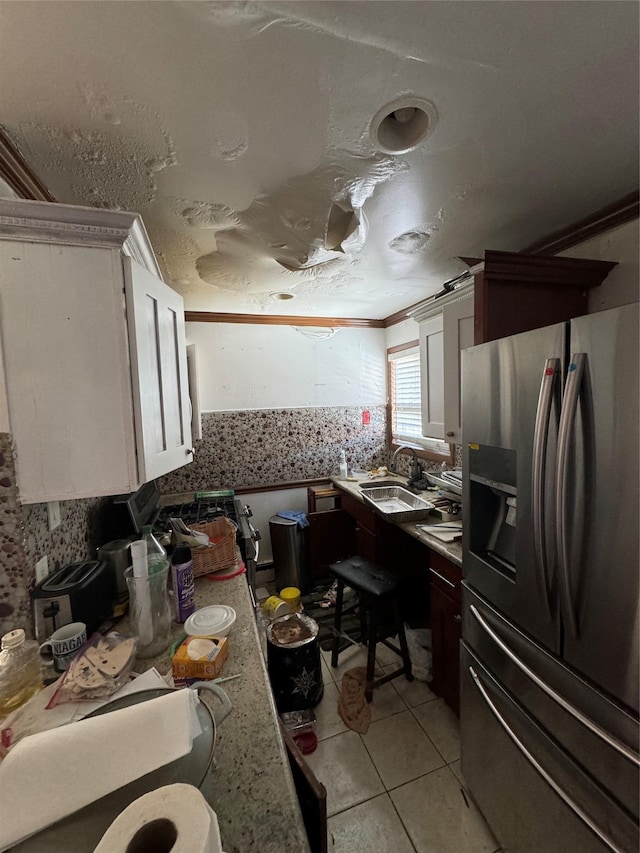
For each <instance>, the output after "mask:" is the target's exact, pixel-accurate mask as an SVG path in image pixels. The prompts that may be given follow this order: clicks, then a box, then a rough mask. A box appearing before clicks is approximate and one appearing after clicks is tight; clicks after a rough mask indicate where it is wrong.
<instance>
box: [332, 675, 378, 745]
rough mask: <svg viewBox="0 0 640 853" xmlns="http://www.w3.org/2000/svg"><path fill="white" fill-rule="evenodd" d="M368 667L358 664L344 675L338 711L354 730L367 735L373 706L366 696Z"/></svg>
mask: <svg viewBox="0 0 640 853" xmlns="http://www.w3.org/2000/svg"><path fill="white" fill-rule="evenodd" d="M366 684H367V669H366V667H364V666H356V667H354V668H353V669H348V670H347V671H346V672H345V674H344V675H343V676H342V689H341V691H340V697H339V699H338V713H339V714H340V716H341V717H342V719H343V720H344V722H345V723H346V725H348V726H349V728H350V729H353V731H354V732H359V734H361V735H365V734H366V733H367V730H368V728H369V725H370V723H371V708H370V707H369V703H368V702H367V700H366V699H365V698H364V690H365V687H366Z"/></svg>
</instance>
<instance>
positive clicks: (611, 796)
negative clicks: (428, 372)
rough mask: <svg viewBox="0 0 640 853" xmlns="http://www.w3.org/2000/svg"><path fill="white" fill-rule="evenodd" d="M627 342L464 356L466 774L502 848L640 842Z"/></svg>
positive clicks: (598, 324) (614, 326)
mask: <svg viewBox="0 0 640 853" xmlns="http://www.w3.org/2000/svg"><path fill="white" fill-rule="evenodd" d="M638 335H639V329H638V305H637V304H636V305H629V306H624V307H623V308H617V309H612V310H610V311H603V312H600V313H598V314H591V315H588V316H585V317H580V318H577V319H575V320H573V321H572V322H571V323H569V324H561V325H557V326H549V327H546V328H543V329H538V330H535V331H532V332H526V333H524V334H521V335H516V336H514V337H511V338H504V339H501V340H497V341H492V342H490V343H487V344H482V345H481V346H478V347H473V348H471V349H468V350H466V351H465V352H464V354H463V386H462V387H463V407H462V411H463V470H464V491H463V501H464V505H465V508H466V509H465V526H464V539H463V546H464V557H463V575H464V581H463V641H462V670H461V671H462V685H461V690H462V692H461V703H462V704H461V730H462V771H463V774H464V777H465V781H466V783H467V785H468V787H469V790H470V792H471V794H472V796H473V797H474V799H475V800H476V802H477V803H478V805H479V807H480V808H481V810H482V811H483V813H484V815H485V817H486V818H487V820H488V821H489V823H490V825H491V827H492V829H493V831H494V833H495V835H496V837H497V838H498V840H499V841H500V843H501V844H502V846H503V848H504V849H505V850H508V851H513V853H525V851H526V853H540V851H544V853H554V851H558V853H559V851H562V853H565V851H568V850H580V851H581V853H589V851H594V853H595V851H602V850H614V851H625V853H626V851H634V853H635V852H636V851H637V850H638V847H639V836H638V768H639V766H640V762H639V759H638V698H639V685H638V673H639V661H638V627H639V626H638V574H639V568H638V559H639V549H638V517H639V506H638V492H639V474H638V463H639V456H638V443H639V423H638V361H639V352H638Z"/></svg>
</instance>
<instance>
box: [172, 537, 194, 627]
mask: <svg viewBox="0 0 640 853" xmlns="http://www.w3.org/2000/svg"><path fill="white" fill-rule="evenodd" d="M171 578H172V580H173V592H174V595H175V617H176V622H184V621H185V619H186V618H187V617H188V616H191V614H192V613H193V612H194V611H195V609H196V604H195V597H194V596H195V583H194V577H193V560H192V559H191V548H189V546H188V545H178V546H177V547H176V549H175V550H174V552H173V554H172V555H171Z"/></svg>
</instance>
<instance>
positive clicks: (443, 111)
mask: <svg viewBox="0 0 640 853" xmlns="http://www.w3.org/2000/svg"><path fill="white" fill-rule="evenodd" d="M0 93H1V100H2V111H1V113H0V123H1V124H2V125H3V126H4V128H5V130H6V131H7V133H8V134H9V136H10V137H11V138H12V139H13V141H14V142H15V143H16V144H17V146H18V147H19V148H20V150H21V151H22V153H23V154H24V156H25V157H26V159H27V160H28V161H29V162H30V163H31V165H32V166H33V168H34V169H35V171H36V172H37V173H38V174H39V176H40V177H41V178H42V180H43V181H44V182H45V183H46V184H47V186H48V187H49V188H50V189H51V191H52V192H53V194H54V195H55V196H56V198H57V199H58V200H60V201H63V202H67V203H74V204H84V205H95V206H100V207H109V208H120V209H125V210H133V211H138V212H140V213H141V214H142V215H143V217H144V221H145V223H146V225H147V229H148V231H149V234H150V237H151V240H152V243H153V245H154V248H155V250H156V253H157V255H158V258H159V261H160V264H161V267H162V270H163V274H164V276H165V278H166V280H167V281H168V282H169V283H170V284H171V285H172V286H173V287H175V288H176V289H177V290H178V291H180V292H181V293H182V294H183V295H184V297H185V304H186V307H187V308H188V309H190V310H200V311H221V312H236V313H252V314H288V315H306V316H316V315H322V316H334V317H335V316H340V317H369V318H383V317H385V316H388V315H390V314H392V313H394V312H396V311H398V310H400V309H402V308H404V307H406V306H408V305H410V304H412V303H415V302H417V301H419V300H421V299H423V298H425V297H426V296H428V295H429V294H431V293H433V292H435V291H436V290H438V289H439V287H440V285H441V284H442V282H443V281H445V280H447V279H448V278H451V277H453V276H455V275H456V274H458V273H459V272H461V271H462V270H463V269H464V268H465V267H464V265H463V264H462V262H461V261H460V260H458V256H461V255H462V256H474V255H481V254H482V252H483V250H484V249H485V248H492V249H507V250H518V249H520V248H522V247H523V246H525V245H526V244H527V243H530V242H532V241H534V240H535V239H537V238H539V237H541V236H543V235H545V234H548V233H550V232H552V231H554V230H556V229H558V228H561V227H563V226H565V225H568V224H570V223H571V222H573V221H575V220H577V219H579V218H581V217H583V216H586V215H588V214H589V213H591V212H593V211H595V210H596V209H598V208H599V207H602V206H604V205H606V204H609V203H611V202H613V201H615V200H616V199H618V198H621V197H622V196H624V195H626V194H627V193H630V192H632V191H633V190H634V189H636V188H637V185H638V5H637V4H636V3H635V2H609V0H604V2H598V0H595V1H594V2H538V0H533V2H527V1H526V0H524V2H508V1H505V2H503V1H502V0H497V2H481V1H480V2H419V0H417V2H403V0H397V2H346V0H345V2H278V0H271V1H270V2H238V3H236V2H204V0H203V2H193V3H192V2H184V1H183V2H146V0H144V1H143V0H128V2H105V0H101V2H66V0H58V2H22V0H16V2H14V0H3V2H1V3H0ZM387 105H391V107H389V109H388V110H384V111H383V112H380V111H381V110H383V108H384V107H386V106H387ZM416 105H418V106H419V107H420V109H421V110H422V112H416ZM391 109H395V110H397V111H395V112H394V113H393V114H392V116H391V118H390V119H389V120H388V121H387V124H386V125H385V127H386V130H385V131H384V133H383V132H382V131H381V132H380V134H379V135H380V137H381V138H382V139H383V144H379V143H378V142H377V141H376V139H375V134H374V133H373V132H372V121H373V119H374V116H376V115H377V114H378V120H379V119H380V118H382V117H384V115H386V114H387V112H391ZM416 118H419V119H420V121H421V122H422V124H421V125H420V126H419V127H418V126H417V125H416V123H415V119H416ZM389 122H391V124H389ZM418 124H419V122H418ZM416 128H417V130H416ZM412 129H413V130H416V133H415V134H414V136H419V135H420V133H419V132H418V131H421V132H424V138H423V140H422V141H421V142H420V143H418V144H417V146H416V147H415V148H413V150H410V151H408V152H405V153H395V152H391V153H390V151H389V139H392V140H393V139H395V137H394V134H395V135H396V136H397V138H398V139H399V140H400V142H399V144H397V145H395V148H396V149H397V148H400V149H401V150H402V149H403V147H410V142H411V141H412V140H413V136H412V135H411V133H412V132H413V130H412ZM405 132H406V133H408V136H406V139H408V140H409V142H407V144H406V145H404V146H403V142H402V140H403V139H405V136H403V134H405ZM385 134H386V136H385ZM391 148H393V145H391ZM282 292H285V293H286V294H292V295H293V296H294V297H295V298H293V299H290V300H288V301H284V300H282V299H278V298H276V295H277V294H281V293H282Z"/></svg>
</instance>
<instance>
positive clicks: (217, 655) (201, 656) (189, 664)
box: [171, 637, 229, 687]
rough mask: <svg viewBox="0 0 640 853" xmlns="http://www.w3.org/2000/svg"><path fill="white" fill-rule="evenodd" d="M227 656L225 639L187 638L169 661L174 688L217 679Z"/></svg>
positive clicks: (227, 644) (227, 649) (226, 640)
mask: <svg viewBox="0 0 640 853" xmlns="http://www.w3.org/2000/svg"><path fill="white" fill-rule="evenodd" d="M228 656H229V641H228V639H227V638H226V637H187V639H186V640H184V642H182V643H181V644H180V645H179V646H178V648H177V649H176V651H175V654H174V655H173V658H172V659H171V665H172V670H173V680H174V683H175V685H176V687H179V686H184V685H186V684H190V683H192V682H193V681H202V680H206V679H211V678H217V677H218V676H219V675H220V673H221V672H222V667H223V666H224V662H225V661H226V659H227V657H228Z"/></svg>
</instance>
